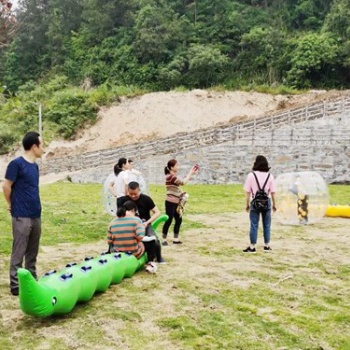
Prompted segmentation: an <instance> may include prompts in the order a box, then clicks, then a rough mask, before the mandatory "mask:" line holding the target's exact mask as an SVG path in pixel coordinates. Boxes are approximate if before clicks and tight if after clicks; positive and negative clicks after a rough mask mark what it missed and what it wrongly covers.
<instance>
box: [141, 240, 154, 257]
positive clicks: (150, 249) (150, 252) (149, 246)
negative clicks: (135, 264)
mask: <svg viewBox="0 0 350 350" xmlns="http://www.w3.org/2000/svg"><path fill="white" fill-rule="evenodd" d="M142 243H143V245H144V246H145V250H146V253H147V259H148V262H150V261H154V259H155V258H156V244H155V241H150V242H142Z"/></svg>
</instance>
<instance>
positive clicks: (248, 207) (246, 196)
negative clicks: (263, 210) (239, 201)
mask: <svg viewBox="0 0 350 350" xmlns="http://www.w3.org/2000/svg"><path fill="white" fill-rule="evenodd" d="M245 210H246V211H247V212H248V213H249V210H250V192H246V193H245Z"/></svg>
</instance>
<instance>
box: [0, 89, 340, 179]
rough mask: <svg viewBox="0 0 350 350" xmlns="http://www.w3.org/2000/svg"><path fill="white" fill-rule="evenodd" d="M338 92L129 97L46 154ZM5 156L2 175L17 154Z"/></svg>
mask: <svg viewBox="0 0 350 350" xmlns="http://www.w3.org/2000/svg"><path fill="white" fill-rule="evenodd" d="M340 94H341V92H338V91H330V92H325V91H310V92H309V93H307V94H302V95H269V94H263V93H257V92H240V91H235V92H213V91H205V90H192V91H189V92H158V93H150V94H146V95H143V96H139V97H135V98H124V99H122V101H121V102H120V103H119V104H116V105H114V106H112V107H110V108H103V109H102V110H101V111H100V113H99V117H98V121H97V123H96V124H95V125H93V126H92V127H90V128H87V129H84V130H82V131H81V132H80V134H79V135H78V136H77V138H76V140H74V141H63V140H55V141H53V142H51V143H50V144H49V145H46V154H45V156H44V157H48V158H53V157H63V156H67V155H72V154H81V153H85V152H90V151H95V150H98V149H106V148H111V147H116V146H120V145H123V144H129V143H135V142H139V141H143V140H152V139H157V138H161V137H166V136H170V135H173V134H176V133H181V132H191V131H195V130H198V129H203V128H208V127H212V126H217V125H225V124H229V123H236V122H239V121H241V120H244V119H249V118H253V117H261V116H264V115H266V114H268V113H273V112H276V111H281V110H283V109H289V108H293V107H296V106H300V105H305V104H310V103H312V102H315V101H316V100H320V99H328V98H332V97H334V96H338V95H340ZM20 153H21V150H18V151H17V152H16V153H14V154H8V155H6V156H3V157H1V158H0V168H1V173H0V178H2V177H3V173H4V171H5V167H6V164H7V163H8V161H9V160H10V159H11V158H12V157H14V156H15V155H16V154H20Z"/></svg>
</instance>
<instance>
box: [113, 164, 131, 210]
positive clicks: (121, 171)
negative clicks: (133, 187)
mask: <svg viewBox="0 0 350 350" xmlns="http://www.w3.org/2000/svg"><path fill="white" fill-rule="evenodd" d="M128 169H129V162H128V160H127V159H126V158H119V160H118V163H117V164H116V165H115V166H114V175H115V179H114V181H112V182H111V183H110V185H109V189H110V191H111V192H112V194H113V196H115V197H117V207H118V208H119V207H120V203H118V200H119V199H120V198H121V197H124V196H126V195H127V194H128V184H129V178H128V171H127V170H128Z"/></svg>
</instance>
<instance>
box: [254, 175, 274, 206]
mask: <svg viewBox="0 0 350 350" xmlns="http://www.w3.org/2000/svg"><path fill="white" fill-rule="evenodd" d="M253 175H254V177H255V180H256V183H257V184H258V188H259V190H258V191H257V192H256V193H255V195H254V198H253V200H252V204H253V208H254V209H255V210H256V211H258V212H262V211H266V210H268V208H269V196H268V195H267V193H266V192H265V186H266V184H267V181H268V180H269V177H270V174H268V175H267V178H266V181H265V183H264V186H263V187H262V188H260V184H259V181H258V178H257V177H256V175H255V173H254V171H253Z"/></svg>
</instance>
